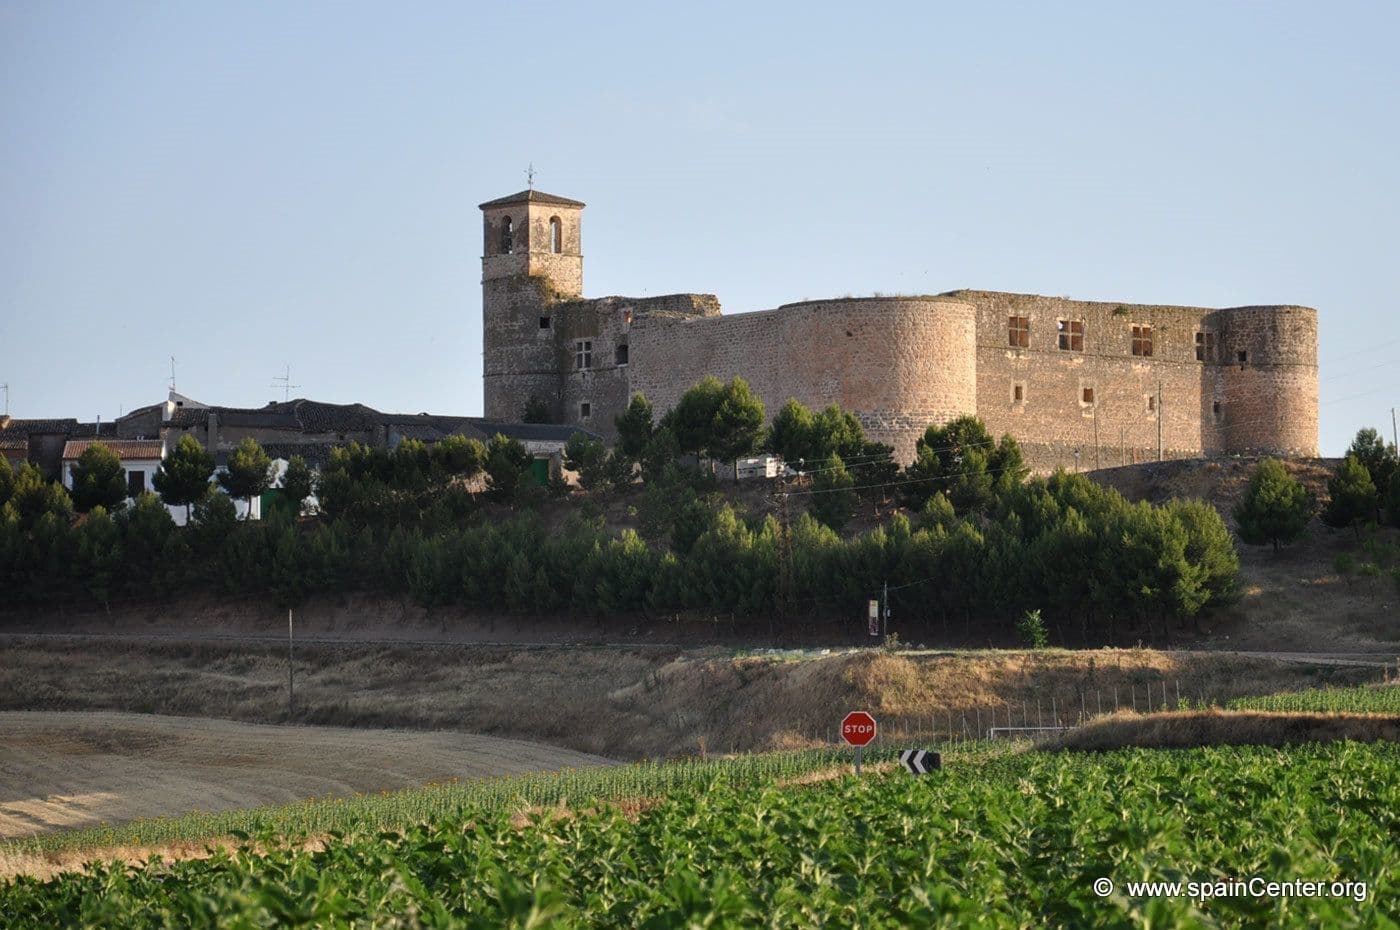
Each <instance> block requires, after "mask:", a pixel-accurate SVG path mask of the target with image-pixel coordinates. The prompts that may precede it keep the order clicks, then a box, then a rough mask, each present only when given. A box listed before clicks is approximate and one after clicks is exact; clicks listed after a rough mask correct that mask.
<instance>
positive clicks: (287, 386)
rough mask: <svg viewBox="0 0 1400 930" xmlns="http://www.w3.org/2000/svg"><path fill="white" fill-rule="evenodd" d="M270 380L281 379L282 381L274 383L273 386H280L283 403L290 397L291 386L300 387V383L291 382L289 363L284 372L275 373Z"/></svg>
mask: <svg viewBox="0 0 1400 930" xmlns="http://www.w3.org/2000/svg"><path fill="white" fill-rule="evenodd" d="M272 380H273V381H281V382H282V383H281V384H274V385H273V387H280V388H281V389H282V402H283V403H286V402H287V401H289V400H291V399H292V388H299V387H301V385H300V384H293V383H292V366H291V365H288V366H287V371H286V373H285V374H280V375H277V376H276V377H274V378H273V379H272Z"/></svg>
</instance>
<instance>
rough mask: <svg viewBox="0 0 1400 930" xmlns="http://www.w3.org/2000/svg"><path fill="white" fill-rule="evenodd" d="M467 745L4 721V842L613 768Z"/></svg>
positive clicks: (547, 749)
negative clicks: (486, 779)
mask: <svg viewBox="0 0 1400 930" xmlns="http://www.w3.org/2000/svg"><path fill="white" fill-rule="evenodd" d="M608 764H610V763H609V760H607V759H604V758H601V757H599V756H593V755H588V754H587V753H582V752H575V751H573V750H569V749H560V748H557V747H553V746H544V745H540V744H538V743H528V742H523V741H520V740H510V739H497V738H494V737H489V736H475V735H471V734H465V733H443V732H427V733H425V732H411V731H405V730H375V729H346V728H341V727H294V726H267V725H259V724H249V723H237V722H233V721H229V720H211V719H201V718H190V717H161V716H153V715H145V714H123V713H62V712H42V711H35V712H28V711H24V712H8V713H0V839H15V838H18V837H25V836H32V835H35V834H41V833H47V832H51V831H54V830H59V829H73V828H84V827H95V826H99V825H101V824H103V823H104V822H105V823H110V824H117V823H120V822H123V821H130V820H136V819H138V818H155V817H161V816H172V815H177V814H181V813H184V812H187V811H196V810H198V811H219V810H228V809H233V808H245V807H253V806H257V805H265V804H275V803H284V802H288V801H295V800H303V799H306V798H309V797H312V796H315V797H321V796H325V795H329V794H335V795H354V794H355V793H357V792H361V793H362V792H378V791H381V790H386V789H388V790H393V789H399V788H404V787H408V786H413V785H422V784H424V783H426V782H433V781H439V782H441V781H448V780H450V779H453V778H476V777H481V776H490V775H507V774H514V773H520V772H530V771H540V770H553V769H561V768H567V767H582V766H593V765H608Z"/></svg>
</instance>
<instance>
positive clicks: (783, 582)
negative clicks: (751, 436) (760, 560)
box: [768, 463, 793, 640]
mask: <svg viewBox="0 0 1400 930" xmlns="http://www.w3.org/2000/svg"><path fill="white" fill-rule="evenodd" d="M783 468H784V470H786V469H787V464H786V463H784V464H783ZM778 504H779V510H778V512H779V517H778V519H779V521H780V523H781V529H782V534H781V535H780V536H779V538H778V603H777V609H778V618H779V619H780V620H782V621H783V625H784V626H786V625H787V622H788V612H789V608H790V604H791V601H792V588H793V582H792V518H791V512H790V510H789V507H788V476H787V475H786V474H784V475H783V483H782V490H781V491H779V493H778ZM768 638H769V639H770V640H771V639H774V631H773V624H772V623H771V622H770V623H769V625H768Z"/></svg>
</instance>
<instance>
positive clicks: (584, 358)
mask: <svg viewBox="0 0 1400 930" xmlns="http://www.w3.org/2000/svg"><path fill="white" fill-rule="evenodd" d="M592 367H593V340H591V339H578V340H575V341H574V368H576V369H577V370H579V371H584V370H586V369H589V368H592Z"/></svg>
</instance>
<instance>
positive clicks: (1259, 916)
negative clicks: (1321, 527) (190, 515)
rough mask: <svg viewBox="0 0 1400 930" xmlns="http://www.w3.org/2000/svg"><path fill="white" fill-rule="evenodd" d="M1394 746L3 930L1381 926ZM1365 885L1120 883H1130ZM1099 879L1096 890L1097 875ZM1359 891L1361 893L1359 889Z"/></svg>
mask: <svg viewBox="0 0 1400 930" xmlns="http://www.w3.org/2000/svg"><path fill="white" fill-rule="evenodd" d="M1398 835H1400V746H1396V745H1393V744H1372V745H1360V744H1354V743H1333V744H1328V745H1309V746H1303V747H1299V748H1296V749H1293V750H1290V751H1289V752H1286V753H1284V752H1279V751H1277V750H1274V749H1268V748H1261V747H1251V748H1220V747H1216V748H1206V749H1195V750H1184V751H1141V750H1127V751H1119V752H1113V753H1104V754H1085V755H1070V754H1048V753H1033V752H1027V753H1014V754H1001V755H997V756H994V757H991V758H989V759H987V760H986V761H984V762H983V763H982V764H980V765H972V764H953V765H949V766H946V767H945V768H944V769H943V770H941V771H939V772H935V773H933V774H931V775H928V776H924V777H922V778H913V777H911V776H908V775H906V774H903V773H902V772H889V773H886V774H880V775H867V776H865V777H863V778H861V779H856V778H854V777H851V776H846V777H842V778H839V779H836V780H834V781H826V782H822V783H819V784H812V785H806V786H801V785H792V784H787V785H781V784H774V783H771V782H770V783H769V784H767V785H766V786H761V787H753V786H740V785H725V784H719V783H714V784H709V785H705V786H703V787H701V788H699V789H698V790H692V791H685V792H677V793H676V794H675V795H673V796H672V797H671V798H670V799H669V800H667V801H665V802H663V803H661V804H659V805H658V806H655V807H652V808H649V809H645V810H642V811H640V812H635V811H634V812H631V813H626V812H623V811H619V810H616V809H612V808H606V809H604V810H601V811H598V812H594V813H583V814H581V815H580V816H577V817H572V818H549V817H541V818H539V819H538V821H537V822H536V823H534V824H531V825H528V826H524V827H522V826H520V825H519V824H518V823H516V822H513V820H512V817H511V815H510V813H509V812H507V811H506V810H504V809H499V808H498V809H464V810H462V811H460V812H457V813H455V814H453V815H451V816H447V817H443V818H440V819H438V820H436V821H434V822H433V823H431V824H427V825H423V826H419V827H414V828H411V829H409V830H406V831H402V832H384V833H380V834H359V835H353V836H344V837H340V836H336V837H333V838H332V839H331V841H330V842H329V843H328V845H327V846H326V848H325V849H323V850H322V851H319V852H314V853H308V852H300V851H295V850H291V849H275V850H272V851H270V852H266V853H264V854H256V853H253V852H251V851H240V852H237V853H234V854H227V853H216V854H215V855H214V856H213V857H211V858H208V859H204V860H195V861H184V862H178V863H175V864H172V865H168V866H152V867H148V868H145V869H131V868H123V867H118V866H112V867H96V868H94V869H93V870H92V871H91V872H89V873H86V874H68V875H64V876H62V877H59V878H57V879H54V880H51V881H48V882H39V881H37V880H33V879H18V880H16V881H13V882H11V883H9V884H7V885H5V886H3V887H0V913H3V914H5V915H6V920H7V925H8V926H11V927H52V926H76V927H113V926H120V927H129V928H142V927H173V926H179V927H192V928H199V927H216V926H217V927H221V928H244V927H247V928H252V927H269V926H291V927H310V926H316V927H352V926H353V927H371V926H375V927H387V926H414V927H463V928H476V927H482V928H484V927H627V928H631V927H652V928H661V927H749V926H752V927H854V926H860V927H870V928H895V927H901V928H902V927H932V926H939V927H997V928H999V927H1007V928H1013V927H1015V928H1021V927H1040V926H1052V927H1083V928H1094V927H1130V926H1152V927H1216V926H1223V927H1255V926H1269V927H1300V928H1301V927H1324V926H1325V927H1358V926H1364V927H1394V926H1395V923H1394V919H1393V916H1390V915H1393V914H1394V913H1395V911H1394V908H1395V900H1396V892H1397V890H1400V889H1397V884H1398V883H1400V844H1397V843H1395V837H1396V836H1398ZM1254 877H1260V878H1262V879H1265V880H1269V881H1289V880H1295V881H1297V880H1316V881H1322V882H1332V881H1354V882H1365V883H1366V888H1365V892H1364V894H1359V895H1358V894H1357V893H1356V889H1354V888H1353V889H1352V890H1351V891H1350V892H1349V893H1347V894H1342V895H1338V896H1335V897H1311V898H1309V897H1297V896H1292V897H1287V896H1286V897H1253V896H1248V895H1245V896H1238V897H1217V898H1213V899H1203V900H1200V901H1193V900H1192V899H1191V898H1190V897H1189V896H1182V897H1156V898H1149V897H1146V896H1134V895H1132V894H1129V893H1128V892H1127V891H1126V886H1127V883H1128V882H1130V881H1138V880H1148V881H1151V880H1162V881H1178V880H1179V881H1183V882H1186V881H1193V880H1209V881H1217V882H1218V881H1222V880H1232V879H1240V880H1246V881H1247V880H1248V879H1250V878H1254ZM1101 878H1108V879H1111V880H1112V881H1113V882H1114V883H1115V889H1114V890H1113V891H1112V892H1111V893H1110V894H1108V895H1107V896H1100V895H1099V894H1096V893H1095V890H1094V887H1093V883H1094V881H1095V880H1096V879H1101ZM1358 898H1359V899H1358Z"/></svg>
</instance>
